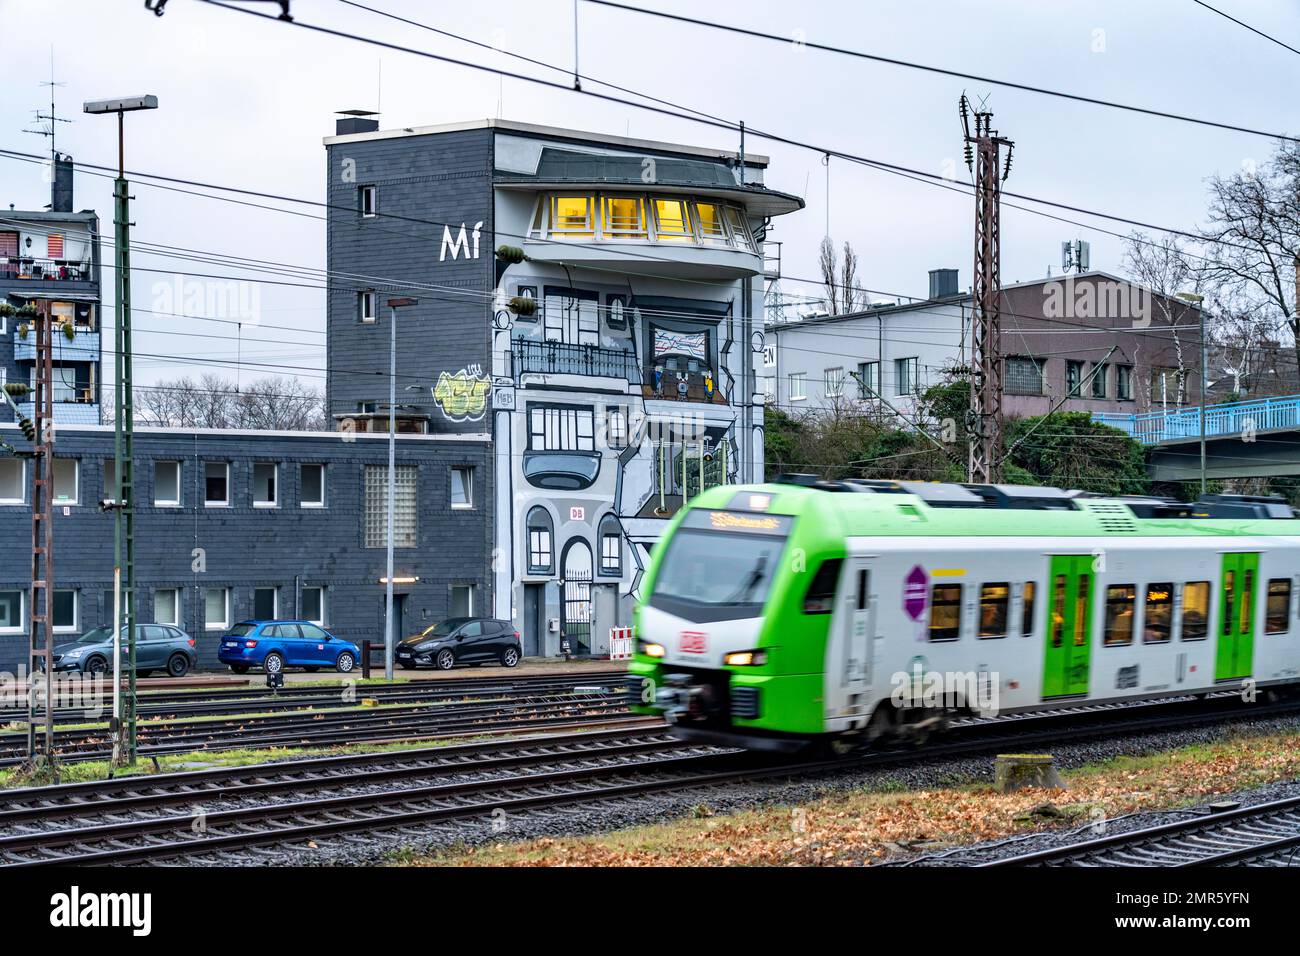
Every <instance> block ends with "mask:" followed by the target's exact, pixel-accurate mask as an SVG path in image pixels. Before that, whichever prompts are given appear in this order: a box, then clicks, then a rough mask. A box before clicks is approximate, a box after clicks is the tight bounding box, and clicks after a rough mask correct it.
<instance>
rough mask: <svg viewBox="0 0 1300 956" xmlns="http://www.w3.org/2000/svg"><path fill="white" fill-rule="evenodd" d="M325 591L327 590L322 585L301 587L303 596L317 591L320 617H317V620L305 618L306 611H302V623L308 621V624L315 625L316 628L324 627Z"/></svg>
mask: <svg viewBox="0 0 1300 956" xmlns="http://www.w3.org/2000/svg"><path fill="white" fill-rule="evenodd" d="M326 590H327V589H326V587H325V585H323V584H306V585H303V589H302V593H303V594H304V595H306V593H307V592H308V591H319V592H320V605H319V606H320V617H319V618H315V617H307V616H306V611H304V612H303V618H302V619H303V620H304V621H309V622H310V623H312V624H315V625H316V626H317V627H324V626H325V614H326V611H325V592H326ZM303 603H304V604H305V603H306V602H305V601H304V602H303Z"/></svg>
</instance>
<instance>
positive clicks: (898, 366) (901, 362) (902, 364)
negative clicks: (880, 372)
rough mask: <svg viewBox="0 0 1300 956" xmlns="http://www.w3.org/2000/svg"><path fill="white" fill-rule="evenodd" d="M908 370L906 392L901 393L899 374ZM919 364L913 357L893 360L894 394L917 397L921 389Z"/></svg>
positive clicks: (901, 378) (901, 382)
mask: <svg viewBox="0 0 1300 956" xmlns="http://www.w3.org/2000/svg"><path fill="white" fill-rule="evenodd" d="M903 369H907V370H908V378H907V391H903V377H902V375H900V374H899V373H900V372H901V371H902V370H903ZM920 378H921V363H920V362H919V361H918V360H917V357H916V356H915V355H909V356H907V357H906V358H897V359H894V392H895V393H896V394H898V395H917V394H919V393H920V387H921V382H920Z"/></svg>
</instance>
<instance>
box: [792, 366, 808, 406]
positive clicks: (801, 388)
mask: <svg viewBox="0 0 1300 956" xmlns="http://www.w3.org/2000/svg"><path fill="white" fill-rule="evenodd" d="M807 386H808V373H807V372H791V373H790V401H792V402H802V401H805V400H806V399H807V398H808V389H807Z"/></svg>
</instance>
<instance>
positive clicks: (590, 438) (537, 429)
mask: <svg viewBox="0 0 1300 956" xmlns="http://www.w3.org/2000/svg"><path fill="white" fill-rule="evenodd" d="M595 427H596V419H595V411H594V409H592V408H591V407H590V406H588V405H546V404H540V403H539V404H530V405H529V406H528V450H529V451H595V450H596V436H595Z"/></svg>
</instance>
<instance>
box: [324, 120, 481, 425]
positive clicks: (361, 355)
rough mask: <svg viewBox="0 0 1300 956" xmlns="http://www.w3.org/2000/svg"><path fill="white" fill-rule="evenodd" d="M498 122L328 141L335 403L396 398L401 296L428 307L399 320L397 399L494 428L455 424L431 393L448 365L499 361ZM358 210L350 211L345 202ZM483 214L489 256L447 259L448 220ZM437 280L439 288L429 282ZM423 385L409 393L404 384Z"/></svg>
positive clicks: (344, 407) (338, 407)
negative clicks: (367, 319)
mask: <svg viewBox="0 0 1300 956" xmlns="http://www.w3.org/2000/svg"><path fill="white" fill-rule="evenodd" d="M492 142H493V140H492V131H491V130H488V129H480V130H466V131H461V132H450V133H441V134H437V135H432V136H413V137H401V138H393V139H379V140H369V141H364V142H355V143H341V144H334V145H331V146H329V147H328V148H327V150H326V156H327V165H326V182H327V184H328V188H327V194H328V196H329V202H330V204H331V205H332V206H335V207H340V208H333V209H331V210H330V212H329V226H328V229H327V240H326V248H327V261H328V266H329V270H330V274H331V278H330V280H329V296H328V300H329V304H328V312H329V317H328V318H329V327H328V349H329V358H328V365H329V368H328V372H329V385H328V388H329V406H330V411H331V412H332V413H334V414H343V415H346V414H351V413H355V412H356V411H357V406H358V403H361V402H373V401H378V402H386V401H387V400H388V342H389V312H388V308H387V306H386V305H385V304H384V302H385V300H386V299H388V298H389V297H390V296H393V295H400V296H413V297H415V298H418V299H419V300H420V301H419V304H418V305H416V306H412V307H408V308H404V309H402V310H401V312H400V314H399V317H398V326H397V341H398V346H397V347H398V357H397V387H398V399H397V400H398V401H399V402H403V403H410V404H415V405H419V406H421V407H422V409H423V410H425V411H426V412H427V413H428V414H429V416H430V418H431V422H432V426H431V427H432V429H433V430H435V431H441V432H455V431H473V432H480V431H483V430H484V425H483V424H482V423H483V422H484V421H486V418H478V419H477V420H476V421H459V422H456V421H451V420H449V419H448V418H446V417H445V416H444V415H443V414H442V412H441V410H440V409H439V408H438V406H437V404H436V403H435V401H434V398H433V396H432V394H431V389H432V388H433V387H434V386H435V385H436V383H437V381H438V376H439V374H440V373H442V372H447V373H448V374H449V375H455V374H456V373H457V372H459V371H460V370H462V369H466V368H469V367H470V366H474V365H477V366H479V367H480V368H481V369H482V371H483V372H484V373H487V372H489V371H490V368H489V363H488V355H489V352H488V348H489V329H490V319H491V310H490V308H489V300H488V294H490V293H491V291H492V288H493V286H494V281H493V272H494V267H493V241H492V229H493V224H492V205H493V204H492V165H493V146H492ZM364 185H375V186H377V187H378V203H377V209H378V212H379V215H378V216H375V217H373V218H363V217H362V216H361V214H360V211H359V192H358V190H359V188H360V187H361V186H364ZM352 209H356V210H358V211H357V212H356V213H351V212H348V211H344V210H352ZM480 221H481V222H482V223H483V226H482V227H481V232H480V238H479V257H478V258H477V259H473V258H466V257H465V255H463V254H462V255H460V256H459V258H457V259H456V260H452V259H451V257H450V256H448V257H447V258H446V260H445V261H441V262H440V261H439V258H438V257H439V254H440V252H441V249H442V241H443V229H444V224H445V225H449V226H450V227H451V231H452V235H453V236H456V235H458V234H459V232H460V228H461V224H462V223H463V224H464V226H465V230H466V235H467V237H468V236H469V235H470V233H472V231H473V229H474V224H475V223H477V222H480ZM431 286H438V287H439V288H436V289H435V288H430V287H431ZM370 288H373V289H375V290H376V291H377V292H378V296H377V298H378V300H379V318H378V321H377V322H375V323H374V324H366V325H362V324H360V323H359V321H358V318H359V316H358V308H357V293H358V292H360V291H363V290H366V289H370ZM408 385H411V386H418V387H419V389H420V390H419V391H406V390H405V386H408Z"/></svg>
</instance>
